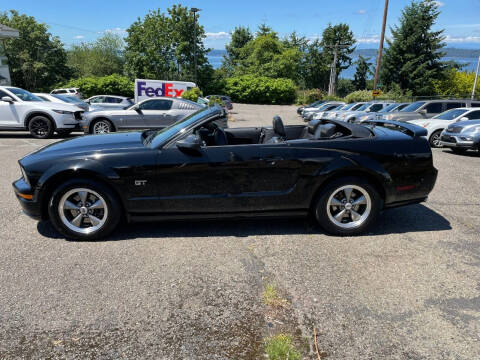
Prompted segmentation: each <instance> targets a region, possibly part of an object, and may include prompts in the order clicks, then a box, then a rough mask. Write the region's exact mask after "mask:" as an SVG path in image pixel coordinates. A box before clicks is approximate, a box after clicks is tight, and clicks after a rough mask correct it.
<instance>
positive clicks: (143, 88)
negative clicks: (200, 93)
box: [137, 81, 185, 97]
mask: <svg viewBox="0 0 480 360" xmlns="http://www.w3.org/2000/svg"><path fill="white" fill-rule="evenodd" d="M173 86H174V84H173V83H162V86H161V87H157V88H153V87H151V86H148V87H147V82H146V81H139V82H138V83H137V94H138V96H144V94H145V95H146V96H148V97H156V96H168V97H178V96H182V93H183V92H184V91H185V90H184V89H175V88H174V87H173Z"/></svg>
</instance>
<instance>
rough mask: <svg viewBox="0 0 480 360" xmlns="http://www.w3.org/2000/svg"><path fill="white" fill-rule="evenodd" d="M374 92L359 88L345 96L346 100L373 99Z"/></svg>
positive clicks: (348, 101) (349, 101)
mask: <svg viewBox="0 0 480 360" xmlns="http://www.w3.org/2000/svg"><path fill="white" fill-rule="evenodd" d="M372 100H373V96H372V92H371V91H369V90H357V91H354V92H351V93H350V94H348V95H347V96H345V102H347V103H352V102H359V101H372Z"/></svg>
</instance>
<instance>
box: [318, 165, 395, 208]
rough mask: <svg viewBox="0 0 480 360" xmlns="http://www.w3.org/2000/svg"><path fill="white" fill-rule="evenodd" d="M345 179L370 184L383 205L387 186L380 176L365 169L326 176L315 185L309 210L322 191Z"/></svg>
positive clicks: (347, 170) (341, 171) (335, 172)
mask: <svg viewBox="0 0 480 360" xmlns="http://www.w3.org/2000/svg"><path fill="white" fill-rule="evenodd" d="M345 177H358V178H362V179H367V181H368V183H369V184H371V185H372V186H373V187H374V188H375V190H377V191H378V193H379V195H380V197H381V200H382V203H385V200H386V198H387V196H388V190H387V186H386V185H385V180H384V179H383V178H382V176H381V175H379V174H376V173H373V172H371V171H368V170H366V169H359V168H355V169H338V170H336V171H334V172H331V173H329V174H328V175H327V176H325V177H323V178H322V180H321V181H319V182H318V183H317V184H316V188H315V191H314V193H313V195H312V197H311V199H310V205H309V209H312V206H313V204H314V203H315V201H316V199H317V197H318V196H319V195H320V194H321V193H322V192H323V191H324V189H325V188H326V187H327V186H328V185H329V184H331V183H332V182H334V181H336V180H337V179H339V178H345Z"/></svg>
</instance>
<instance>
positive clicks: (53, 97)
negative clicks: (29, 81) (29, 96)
mask: <svg viewBox="0 0 480 360" xmlns="http://www.w3.org/2000/svg"><path fill="white" fill-rule="evenodd" d="M33 95H35V96H37V97H39V98H40V99H42V100H43V101H48V102H54V103H63V104H71V105H75V106H77V107H78V108H80V109H82V110H83V111H92V110H95V109H96V108H95V107H94V106H90V105H88V104H87V103H86V102H85V101H82V100H80V99H79V98H77V97H76V96H65V95H58V94H45V93H33ZM97 109H98V108H97Z"/></svg>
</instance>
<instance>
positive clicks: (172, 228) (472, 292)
mask: <svg viewBox="0 0 480 360" xmlns="http://www.w3.org/2000/svg"><path fill="white" fill-rule="evenodd" d="M276 113H280V114H281V115H282V116H283V117H284V120H285V122H286V123H300V120H299V119H298V118H297V117H296V114H295V108H294V107H276V108H272V107H268V106H247V105H238V104H234V114H233V115H232V116H233V118H232V122H231V125H232V126H251V125H255V124H257V125H262V124H265V123H269V122H270V119H271V116H273V114H276ZM262 114H263V115H262ZM78 135H79V134H78ZM59 140H60V138H56V139H51V140H35V139H32V138H31V137H30V136H29V135H28V134H27V133H0V153H1V154H2V159H1V165H0V254H1V258H0V359H19V358H23V359H30V358H33V359H44V358H49V359H57V358H58V359H65V358H67V359H71V358H72V359H73V358H78V359H85V358H91V359H122V358H126V359H133V358H138V359H175V360H177V359H263V358H264V346H263V343H264V339H266V338H268V337H269V336H271V335H274V334H278V333H286V334H291V335H292V336H293V338H294V342H295V345H296V347H297V348H298V349H299V350H300V351H301V352H302V354H303V356H304V358H305V359H318V358H317V356H316V355H315V354H314V345H313V344H314V341H313V331H314V328H315V331H316V333H317V335H318V336H317V344H318V348H319V353H320V354H321V358H322V359H328V360H332V359H468V360H470V359H479V356H480V236H479V234H480V156H479V155H478V154H473V153H472V154H467V155H456V154H453V153H451V152H450V151H448V150H443V149H435V150H434V162H435V166H436V167H437V169H439V176H438V181H437V184H436V186H435V189H434V190H433V192H432V193H431V195H430V198H429V200H428V201H427V202H426V203H423V204H419V205H413V206H408V207H404V208H398V209H393V210H389V211H386V212H384V213H383V215H382V216H381V218H380V221H379V222H378V223H377V224H376V226H374V227H373V228H372V230H371V232H370V233H368V234H366V235H364V236H358V237H345V238H340V237H332V236H328V235H325V234H324V233H322V232H321V231H320V230H319V229H318V228H316V227H315V226H313V225H312V224H310V223H309V222H308V221H306V220H297V219H296V220H293V219H292V220H289V219H286V220H285V219H282V220H258V221H256V220H249V221H223V220H222V221H213V222H212V221H211V222H179V223H153V224H135V225H123V226H122V227H121V228H120V229H119V230H118V231H117V232H116V233H115V234H114V235H113V236H112V237H111V238H109V239H108V240H106V241H99V242H75V241H66V240H65V239H63V238H62V237H61V236H59V235H58V234H57V233H56V232H55V231H54V229H53V228H52V226H51V225H50V224H49V223H48V222H47V223H44V222H41V223H37V222H36V221H34V220H32V219H30V218H28V217H26V216H25V215H23V214H22V211H21V209H20V206H19V204H18V203H17V200H16V199H15V196H14V194H13V191H12V188H11V183H12V181H14V180H15V179H17V178H18V177H19V176H20V170H19V167H18V164H17V160H18V159H19V158H21V157H22V156H24V155H26V154H27V153H29V152H31V151H33V150H34V149H36V148H38V147H40V146H43V145H45V144H47V143H50V142H54V141H59ZM267 284H273V285H274V286H275V287H276V289H277V290H278V292H279V294H280V296H281V297H282V299H285V304H286V305H285V306H283V307H281V308H272V307H271V306H268V305H266V304H265V303H264V301H263V297H262V293H263V291H264V288H265V286H266V285H267Z"/></svg>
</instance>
